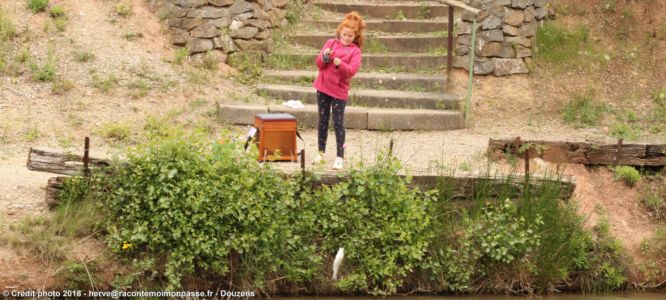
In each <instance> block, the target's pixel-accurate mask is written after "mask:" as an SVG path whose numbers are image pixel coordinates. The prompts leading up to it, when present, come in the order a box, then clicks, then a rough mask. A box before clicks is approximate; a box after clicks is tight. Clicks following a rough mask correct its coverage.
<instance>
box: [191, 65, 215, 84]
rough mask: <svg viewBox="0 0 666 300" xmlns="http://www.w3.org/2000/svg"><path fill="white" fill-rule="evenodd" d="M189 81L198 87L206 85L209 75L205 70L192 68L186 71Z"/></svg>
mask: <svg viewBox="0 0 666 300" xmlns="http://www.w3.org/2000/svg"><path fill="white" fill-rule="evenodd" d="M185 74H186V75H187V81H189V82H190V83H193V84H196V85H204V84H206V83H208V78H209V73H208V71H207V70H205V69H197V68H192V69H189V70H186V71H185Z"/></svg>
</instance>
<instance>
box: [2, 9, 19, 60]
mask: <svg viewBox="0 0 666 300" xmlns="http://www.w3.org/2000/svg"><path fill="white" fill-rule="evenodd" d="M15 36H16V27H15V26H14V22H12V19H10V18H9V16H8V15H7V14H6V13H5V11H4V10H2V9H1V8H0V42H1V43H2V44H3V45H4V43H5V42H7V41H9V40H11V39H12V38H14V37H15ZM1 51H3V49H2V48H1V47H0V54H2V53H1Z"/></svg>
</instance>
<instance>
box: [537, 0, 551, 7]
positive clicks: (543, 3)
mask: <svg viewBox="0 0 666 300" xmlns="http://www.w3.org/2000/svg"><path fill="white" fill-rule="evenodd" d="M548 1H549V0H536V1H534V6H535V7H546V4H548Z"/></svg>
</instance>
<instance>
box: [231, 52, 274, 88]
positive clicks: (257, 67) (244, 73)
mask: <svg viewBox="0 0 666 300" xmlns="http://www.w3.org/2000/svg"><path fill="white" fill-rule="evenodd" d="M270 56H273V55H270ZM270 56H269V57H270ZM228 63H229V65H230V66H232V67H234V68H236V70H237V71H238V72H237V73H236V74H234V75H233V77H232V78H233V79H235V80H236V81H238V82H240V83H243V84H250V83H254V82H256V81H257V80H258V79H259V78H260V77H261V75H262V73H263V65H262V62H261V55H260V54H259V53H252V52H248V53H234V54H232V55H230V56H229V59H228ZM269 64H270V63H269Z"/></svg>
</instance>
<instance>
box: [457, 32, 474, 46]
mask: <svg viewBox="0 0 666 300" xmlns="http://www.w3.org/2000/svg"><path fill="white" fill-rule="evenodd" d="M471 39H472V36H471V35H469V34H461V35H458V37H457V38H456V44H460V45H465V46H469V45H471V44H472V42H471Z"/></svg>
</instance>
